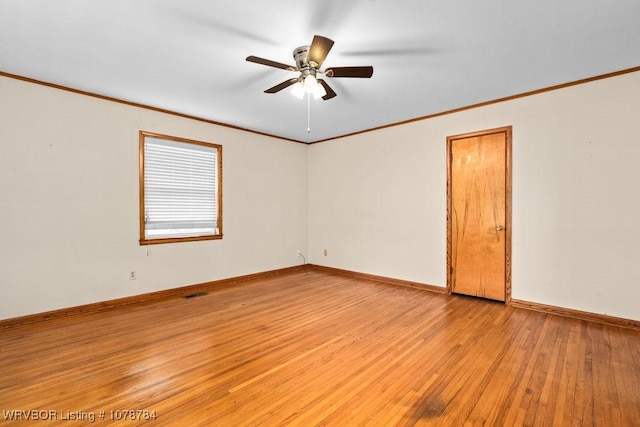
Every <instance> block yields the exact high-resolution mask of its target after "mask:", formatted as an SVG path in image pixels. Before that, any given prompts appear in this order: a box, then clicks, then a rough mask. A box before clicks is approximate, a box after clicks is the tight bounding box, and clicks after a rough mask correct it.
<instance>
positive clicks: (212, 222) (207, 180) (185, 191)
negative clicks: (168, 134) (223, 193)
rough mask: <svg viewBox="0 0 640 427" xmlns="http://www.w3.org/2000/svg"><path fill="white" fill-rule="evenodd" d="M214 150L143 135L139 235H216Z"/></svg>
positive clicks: (158, 236)
mask: <svg viewBox="0 0 640 427" xmlns="http://www.w3.org/2000/svg"><path fill="white" fill-rule="evenodd" d="M218 155H219V153H218V149H216V148H215V147H212V146H208V145H200V144H193V143H187V142H178V141H173V140H168V139H160V138H155V137H150V136H146V137H145V140H144V224H145V234H144V237H145V239H159V238H178V237H194V236H207V235H216V234H219V225H218V190H219V189H218V176H217V175H218Z"/></svg>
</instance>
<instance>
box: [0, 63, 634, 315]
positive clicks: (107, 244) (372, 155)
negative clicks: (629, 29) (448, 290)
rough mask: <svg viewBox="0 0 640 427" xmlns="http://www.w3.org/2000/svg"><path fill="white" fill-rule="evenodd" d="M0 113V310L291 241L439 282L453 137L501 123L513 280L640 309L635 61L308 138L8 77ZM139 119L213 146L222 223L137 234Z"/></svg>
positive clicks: (134, 286)
mask: <svg viewBox="0 0 640 427" xmlns="http://www.w3.org/2000/svg"><path fill="white" fill-rule="evenodd" d="M221 108H222V107H221ZM0 117H2V125H1V126H0V182H2V185H1V186H0V200H1V202H0V203H1V205H0V206H1V208H0V223H1V224H2V225H3V233H2V238H1V239H0V295H1V298H0V319H4V318H11V317H16V316H21V315H26V314H33V313H38V312H43V311H48V310H54V309H58V308H64V307H71V306H76V305H81V304H87V303H91V302H97V301H104V300H109V299H114V298H119V297H125V296H129V295H135V294H140V293H145V292H153V291H157V290H162V289H167V288H174V287H179V286H184V285H190V284H195V283H201V282H205V281H210V280H216V279H221V278H226V277H234V276H238V275H243V274H250V273H254V272H260V271H266V270H272V269H276V268H281V267H288V266H292V265H296V264H299V263H300V262H301V259H300V258H297V257H296V250H297V249H302V250H303V252H305V253H306V255H307V261H308V262H312V263H316V264H321V265H327V266H332V267H336V268H343V269H348V270H353V271H359V272H364V273H369V274H376V275H381V276H388V277H393V278H398V279H405V280H412V281H416V282H421V283H428V284H432V285H438V286H445V284H446V278H445V254H446V234H445V231H446V230H445V225H446V217H445V215H446V207H445V205H446V188H445V186H446V163H445V148H446V147H445V142H446V137H447V136H448V135H455V134H461V133H466V132H472V131H477V130H482V129H489V128H494V127H499V126H506V125H512V126H513V230H512V231H513V276H512V277H513V280H512V282H513V298H516V299H522V300H526V301H532V302H538V303H542V304H548V305H555V306H560V307H566V308H571V309H577V310H585V311H590V312H593V313H601V314H609V315H613V316H619V317H624V318H630V319H636V320H640V308H639V305H638V304H637V301H640V262H639V260H640V247H639V246H638V241H640V223H639V221H638V218H640V197H639V196H638V194H640V193H639V190H638V187H639V185H640V137H639V135H640V120H639V118H640V73H633V74H627V75H622V76H619V77H615V78H610V79H606V80H600V81H596V82H591V83H588V84H584V85H580V86H574V87H569V88H565V89H562V90H556V91H552V92H547V93H542V94H538V95H535V96H530V97H526V98H521V99H517V100H513V101H509V102H503V103H499V104H494V105H491V106H487V107H483V108H477V109H473V110H469V111H465V112H461V113H457V114H451V115H447V116H443V117H439V118H434V119H430V120H423V121H419V122H414V123H410V124H406V125H402V126H396V127H392V128H387V129H383V130H379V131H374V132H368V133H364V134H360V135H356V136H352V137H347V138H342V139H339V140H335V141H329V142H324V143H320V144H315V145H312V146H308V147H307V146H305V145H302V144H295V143H291V142H285V141H281V140H278V139H273V138H268V137H264V136H260V135H255V134H251V133H248V132H242V131H238V130H234V129H230V128H226V127H220V126H215V125H211V124H206V123H203V122H198V121H193V120H189V119H185V118H180V117H176V116H172V115H166V114H162V113H159V112H154V111H150V110H145V109H140V108H136V107H132V106H127V105H123V104H118V103H113V102H108V101H105V100H100V99H97V98H92V97H87V96H82V95H77V94H74V93H70V92H65V91H60V90H56V89H52V88H47V87H44V86H39V85H33V84H30V83H26V82H22V81H18V80H13V79H8V78H4V77H0ZM139 130H147V131H153V132H159V133H165V134H170V135H177V136H181V137H185V138H192V139H200V140H203V141H211V142H215V143H219V144H222V145H223V146H224V152H223V153H224V165H223V169H224V170H223V172H224V184H223V188H224V233H225V237H224V239H223V240H221V241H209V242H194V243H182V244H173V245H155V246H151V247H150V248H149V249H148V253H147V248H145V247H140V246H139V245H138V242H137V240H138V233H139V232H138V131H139ZM323 249H327V251H328V252H327V256H324V255H323ZM307 252H308V253H307ZM131 269H135V270H136V271H137V274H138V279H137V280H136V281H129V279H128V272H129V270H131Z"/></svg>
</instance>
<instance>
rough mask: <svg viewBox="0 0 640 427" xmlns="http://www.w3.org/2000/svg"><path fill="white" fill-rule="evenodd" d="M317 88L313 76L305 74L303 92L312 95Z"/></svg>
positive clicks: (316, 82)
mask: <svg viewBox="0 0 640 427" xmlns="http://www.w3.org/2000/svg"><path fill="white" fill-rule="evenodd" d="M317 87H318V81H317V80H316V78H315V77H314V76H313V74H307V76H306V77H305V78H304V90H305V91H306V92H307V93H313V92H314V91H315V90H316V88H317Z"/></svg>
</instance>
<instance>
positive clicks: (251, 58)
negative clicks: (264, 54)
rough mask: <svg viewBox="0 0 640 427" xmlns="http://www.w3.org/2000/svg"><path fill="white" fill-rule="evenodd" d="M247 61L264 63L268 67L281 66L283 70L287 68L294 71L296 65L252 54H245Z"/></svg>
mask: <svg viewBox="0 0 640 427" xmlns="http://www.w3.org/2000/svg"><path fill="white" fill-rule="evenodd" d="M247 61H249V62H255V63H256V64H262V65H266V66H268V67H275V68H281V69H283V70H288V71H296V67H294V66H293V65H287V64H283V63H282V62H276V61H272V60H270V59H264V58H260V57H258V56H253V55H251V56H247Z"/></svg>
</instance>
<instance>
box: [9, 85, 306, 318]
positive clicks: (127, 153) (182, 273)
mask: <svg viewBox="0 0 640 427" xmlns="http://www.w3.org/2000/svg"><path fill="white" fill-rule="evenodd" d="M220 108H224V106H220ZM0 118H1V119H0V120H1V125H0V182H1V183H2V184H1V185H0V206H1V207H0V224H2V235H1V237H0V319H4V318H11V317H16V316H21V315H26V314H33V313H38V312H43V311H49V310H54V309H59V308H64V307H71V306H76V305H81V304H87V303H92V302H97V301H104V300H109V299H114V298H120V297H125V296H129V295H135V294H140V293H145V292H153V291H157V290H162V289H167V288H174V287H179V286H185V285H191V284H196V283H201V282H206V281H210V280H216V279H222V278H227V277H234V276H239V275H244V274H250V273H255V272H261V271H266V270H272V269H277V268H282V267H288V266H292V265H297V264H300V263H301V262H302V259H301V258H299V257H297V256H296V250H297V249H303V250H304V249H305V248H306V246H307V228H306V227H307V206H306V204H307V200H306V195H307V182H306V176H307V147H306V146H304V145H302V144H296V143H292V142H285V141H281V140H278V139H271V138H266V137H263V136H259V135H254V134H251V133H248V132H242V131H238V130H233V129H230V128H225V127H220V126H214V125H211V124H206V123H203V122H198V121H194V120H188V119H185V118H180V117H176V116H172V115H167V114H162V113H159V112H154V111H150V110H145V109H141V108H135V107H131V106H127V105H123V104H119V103H114V102H109V101H105V100H101V99H97V98H92V97H87V96H82V95H77V94H74V93H71V92H65V91H61V90H56V89H52V88H48V87H44V86H40V85H34V84H30V83H26V82H21V81H18V80H13V79H8V78H4V77H0ZM139 130H147V131H152V132H159V133H164V134H168V135H176V136H181V137H185V138H192V139H197V140H202V141H210V142H215V143H219V144H222V145H223V189H224V192H223V196H224V201H223V206H224V234H225V236H224V238H223V239H222V240H217V241H206V242H193V243H180V244H171V245H154V246H151V247H149V249H148V254H147V248H146V247H140V246H139V244H138V238H139V230H138V209H139V200H138V131H139ZM131 269H135V270H136V271H137V276H138V278H137V280H135V281H130V280H129V279H128V271H129V270H131Z"/></svg>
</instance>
